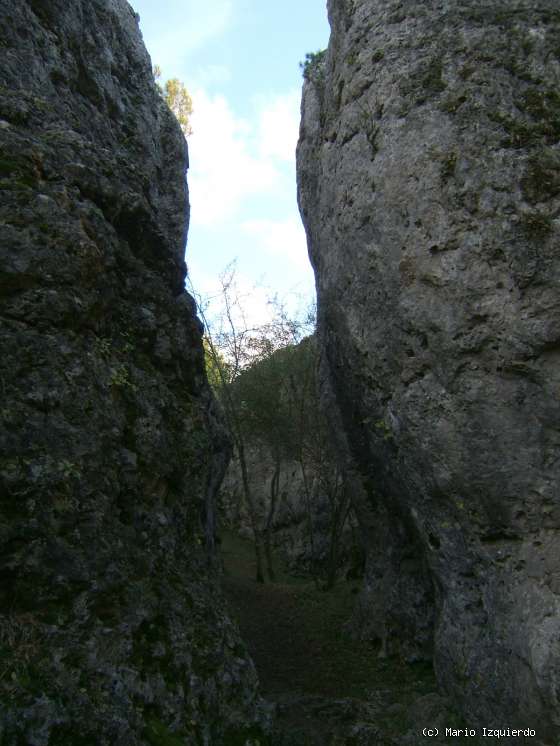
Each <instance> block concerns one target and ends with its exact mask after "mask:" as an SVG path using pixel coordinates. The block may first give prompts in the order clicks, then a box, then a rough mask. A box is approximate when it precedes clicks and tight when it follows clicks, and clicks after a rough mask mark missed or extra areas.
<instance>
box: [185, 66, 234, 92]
mask: <svg viewBox="0 0 560 746" xmlns="http://www.w3.org/2000/svg"><path fill="white" fill-rule="evenodd" d="M230 80H231V70H230V69H229V68H227V67H226V66H225V65H207V66H206V67H201V68H197V69H196V70H195V71H194V72H193V73H192V75H191V76H190V77H189V86H190V87H191V88H205V87H206V86H208V85H212V84H216V83H218V84H221V85H223V84H224V83H229V81H230Z"/></svg>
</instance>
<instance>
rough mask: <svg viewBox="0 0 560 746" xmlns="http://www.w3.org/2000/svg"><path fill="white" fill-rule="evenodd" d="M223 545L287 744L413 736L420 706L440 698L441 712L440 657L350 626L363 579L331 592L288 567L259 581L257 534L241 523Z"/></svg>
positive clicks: (242, 619) (242, 620) (233, 591)
mask: <svg viewBox="0 0 560 746" xmlns="http://www.w3.org/2000/svg"><path fill="white" fill-rule="evenodd" d="M222 555H223V561H224V571H225V572H224V580H223V585H224V590H225V592H226V595H227V598H228V600H229V602H230V605H231V608H232V613H233V615H234V616H236V617H237V621H238V623H239V626H240V628H241V633H242V636H243V637H244V639H245V641H246V643H247V645H248V647H249V650H250V653H251V655H252V657H253V660H254V662H255V665H256V667H257V670H258V673H259V678H260V681H261V686H262V693H263V696H264V697H265V698H266V699H268V700H269V701H272V702H274V703H276V705H277V725H278V729H279V730H280V731H282V733H283V734H284V735H283V736H281V735H279V736H278V741H277V742H278V743H279V744H298V745H299V744H302V745H303V744H305V745H306V746H307V745H309V746H311V745H313V746H315V744H321V746H331V744H332V745H333V746H334V744H341V745H342V744H348V745H350V744H355V745H356V746H362V745H363V746H369V744H372V745H373V744H391V743H397V742H398V741H399V740H400V739H401V738H403V737H404V738H407V741H406V742H408V743H412V742H413V741H411V740H410V739H411V738H413V737H414V731H415V730H416V728H419V723H418V722H414V717H412V719H411V715H413V714H414V712H415V710H418V709H420V710H423V711H424V712H425V711H426V707H427V709H428V711H429V710H430V704H431V703H432V704H434V705H435V710H437V714H436V712H435V711H434V714H433V716H432V717H433V718H436V717H439V716H440V713H439V710H438V705H440V700H441V698H439V697H438V696H437V695H436V694H431V693H433V692H435V690H436V684H435V679H434V676H433V672H432V670H431V668H430V667H427V666H426V665H423V664H416V665H412V666H411V665H406V664H405V663H403V662H402V661H399V660H396V659H383V658H380V657H379V655H378V653H379V648H378V647H376V646H375V645H373V644H371V643H366V642H361V641H356V640H352V639H350V637H349V636H348V635H346V634H345V633H344V623H345V622H346V621H347V620H348V618H349V616H350V613H351V609H352V606H353V604H354V599H355V593H356V591H357V587H358V584H357V583H355V582H354V583H352V582H340V583H339V585H338V586H337V587H336V589H335V590H334V591H332V592H324V591H320V590H317V589H316V588H315V587H314V584H313V583H310V582H305V581H302V580H300V579H296V578H293V577H290V576H287V575H286V574H282V573H279V575H280V577H279V582H277V583H274V584H271V583H269V584H265V585H262V584H258V583H256V582H255V580H254V578H255V565H254V554H253V549H252V544H251V542H248V541H245V540H243V539H241V538H239V537H237V536H235V535H233V534H231V533H224V535H223V536H222ZM278 569H279V568H278ZM418 702H420V703H421V706H420V708H418V704H417V703H418ZM432 709H433V707H432ZM426 716H427V717H430V715H429V714H428V715H424V718H422V717H421V720H422V719H425V717H426ZM440 719H441V718H440ZM426 725H428V726H429V725H430V723H426ZM449 725H452V723H451V722H450V723H449ZM411 729H412V730H411ZM420 731H421V728H420ZM407 734H408V735H407ZM417 735H418V737H419V738H418V742H419V743H420V742H421V740H422V736H421V732H418V734H417ZM415 740H416V739H415ZM470 740H471V743H472V739H470Z"/></svg>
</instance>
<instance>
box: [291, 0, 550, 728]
mask: <svg viewBox="0 0 560 746" xmlns="http://www.w3.org/2000/svg"><path fill="white" fill-rule="evenodd" d="M328 8H329V16H330V22H331V28H332V33H331V40H330V44H329V48H328V51H327V54H326V60H325V62H324V63H321V62H319V63H317V64H315V65H312V66H311V67H310V68H309V69H308V71H307V77H308V81H307V82H306V84H305V86H304V95H303V103H302V123H301V132H300V142H299V146H298V193H299V203H300V210H301V213H302V216H303V219H304V223H305V226H306V231H307V237H308V245H309V251H310V256H311V260H312V263H313V266H314V269H315V273H316V280H317V289H318V304H319V308H318V314H319V331H318V334H319V340H320V348H321V354H322V363H321V369H322V388H323V398H324V402H325V405H326V408H327V410H328V411H329V413H330V416H331V420H332V427H333V431H334V434H335V437H336V438H337V441H338V446H339V452H340V453H341V454H342V457H343V459H344V460H346V462H347V464H348V468H353V469H354V475H355V495H356V505H357V508H358V510H359V512H360V515H361V523H362V527H363V529H364V531H365V532H366V534H367V535H368V536H369V546H370V555H369V558H368V570H367V580H366V585H365V589H364V593H363V598H362V607H361V621H362V623H363V624H365V625H366V626H368V625H369V630H368V632H369V634H372V635H375V636H378V637H379V638H381V639H383V640H384V641H385V642H386V645H387V647H388V649H389V650H391V649H392V650H396V649H400V650H401V652H403V653H404V654H405V655H406V656H408V657H415V656H426V655H429V654H430V651H431V650H432V649H433V656H434V661H435V667H436V671H437V675H438V678H439V681H440V683H441V684H442V686H443V687H444V688H445V690H446V692H448V693H450V694H451V695H452V696H453V697H454V699H455V700H456V701H457V702H458V703H459V704H460V706H461V708H462V710H463V712H464V714H465V715H466V716H467V717H469V718H471V720H470V721H469V722H472V723H477V724H480V723H481V722H482V720H481V719H483V720H484V721H485V722H497V721H498V720H499V721H500V722H502V723H506V722H507V723H509V724H511V727H518V726H517V724H519V727H521V725H522V724H525V726H526V727H528V726H531V727H534V728H536V729H537V734H538V737H539V738H540V739H542V740H543V741H546V740H547V739H548V740H550V739H553V738H554V737H557V736H558V733H559V732H560V714H559V713H560V701H559V696H560V574H559V559H560V534H559V524H560V494H559V486H558V485H559V477H560V460H559V458H558V447H559V445H560V331H559V330H560V290H559V288H560V259H559V253H558V241H559V222H558V214H559V210H560V200H559V195H560V149H559V148H560V145H559V143H560V94H559V89H558V82H559V78H560V47H559V45H558V38H559V31H560V11H559V9H558V5H557V3H556V2H552V0H539V1H538V2H533V1H532V0H531V2H529V0H507V2H506V0H493V1H492V2H490V0H465V2H460V3H453V2H446V3H440V2H435V0H430V1H429V2H424V1H422V2H420V1H419V0H409V2H406V3H403V2H400V1H399V0H329V2H328ZM514 723H515V724H516V725H515V726H514ZM473 727H474V725H473Z"/></svg>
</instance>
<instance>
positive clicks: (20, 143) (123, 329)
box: [0, 0, 261, 746]
mask: <svg viewBox="0 0 560 746" xmlns="http://www.w3.org/2000/svg"><path fill="white" fill-rule="evenodd" d="M0 40H1V41H0V54H1V57H2V64H1V67H0V149H1V150H0V152H1V155H0V236H1V245H0V319H1V350H2V354H1V356H0V390H1V429H0V741H2V743H3V744H6V746H9V745H11V744H16V743H17V744H19V743H26V744H31V745H32V746H46V745H47V744H51V745H54V744H56V745H57V746H61V745H62V744H73V745H74V744H78V743H80V744H84V745H85V744H96V745H98V744H111V745H112V744H116V743H119V744H122V745H123V746H125V745H128V744H130V745H131V746H132V745H133V744H140V743H142V744H143V743H151V744H156V743H160V742H161V743H170V742H171V740H169V739H170V738H171V737H172V734H175V736H176V737H181V738H182V740H181V743H185V744H195V743H196V744H198V743H205V744H209V743H212V744H214V743H215V744H221V743H227V744H230V743H237V742H238V741H237V740H236V739H238V740H239V743H244V742H245V738H244V735H243V734H246V735H248V734H249V733H256V732H257V730H258V728H259V727H260V726H259V725H258V723H259V721H260V718H261V715H260V709H259V708H260V705H259V700H258V698H257V695H256V675H255V671H254V668H253V665H252V663H251V662H250V660H249V659H248V657H247V654H246V651H245V648H244V646H243V644H242V643H241V641H240V639H239V636H238V633H237V630H236V628H235V627H234V626H233V625H232V624H231V622H230V621H229V619H228V616H227V614H226V612H225V609H224V605H223V603H222V600H221V596H220V593H219V589H218V587H217V581H216V574H215V571H214V560H213V541H214V533H213V522H214V517H213V515H214V491H215V489H216V487H217V484H218V483H219V480H220V478H221V475H222V474H223V471H224V469H225V466H226V463H227V459H228V456H229V441H228V438H227V436H226V434H225V431H224V429H223V426H222V424H221V421H220V419H219V418H218V417H217V416H216V414H215V411H214V403H213V399H212V397H211V395H210V393H209V389H208V386H207V383H206V379H205V374H204V364H203V354H202V346H201V331H200V327H199V322H198V321H197V319H196V316H195V308H194V303H193V301H192V299H191V298H190V297H189V296H188V295H187V294H186V293H185V291H184V277H185V267H184V261H183V252H184V245H185V239H186V231H187V223H188V209H187V207H188V204H187V192H186V180H185V170H186V165H187V150H186V144H185V141H184V138H183V136H182V134H181V132H180V129H179V126H178V124H177V123H176V121H175V120H174V118H173V116H172V115H171V114H170V112H169V111H168V109H167V108H166V106H165V105H164V104H163V103H162V101H161V99H160V97H159V96H158V93H157V91H156V88H155V86H154V82H153V77H152V73H151V63H150V59H149V57H148V55H147V53H146V51H145V49H144V46H143V43H142V39H141V36H140V33H139V30H138V21H137V18H136V17H135V15H134V13H133V12H132V10H131V8H130V7H129V6H128V4H127V3H126V2H125V1H124V0H73V1H72V2H67V0H18V2H16V3H14V2H11V0H1V1H0ZM173 742H175V741H173Z"/></svg>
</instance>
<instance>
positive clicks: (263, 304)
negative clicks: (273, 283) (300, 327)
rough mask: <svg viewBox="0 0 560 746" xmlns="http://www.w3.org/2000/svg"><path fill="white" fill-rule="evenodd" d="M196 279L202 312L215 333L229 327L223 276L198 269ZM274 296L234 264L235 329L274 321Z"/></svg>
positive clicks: (233, 305) (253, 326) (233, 308)
mask: <svg viewBox="0 0 560 746" xmlns="http://www.w3.org/2000/svg"><path fill="white" fill-rule="evenodd" d="M191 279H192V278H191ZM193 282H194V283H195V285H196V288H195V290H196V292H195V293H194V295H195V298H196V300H197V303H198V305H199V311H200V315H201V316H202V315H204V317H205V319H206V321H207V322H208V324H209V325H210V327H211V329H212V331H213V333H214V334H217V333H219V330H220V328H221V327H223V328H224V330H225V331H227V330H228V329H227V326H228V323H227V319H226V318H225V305H224V293H223V289H222V284H221V280H220V278H219V277H217V276H216V275H215V274H209V273H208V272H204V271H201V270H197V271H196V277H195V278H194V279H193ZM271 296H272V293H271V291H270V290H269V289H268V288H266V287H264V286H262V285H258V284H257V285H256V284H255V283H254V281H253V280H252V279H251V278H249V277H248V276H247V275H245V274H243V273H242V272H241V271H240V270H239V269H238V268H237V267H235V270H234V282H233V285H232V288H231V290H230V292H229V299H230V302H231V304H232V318H233V321H234V323H235V327H236V330H237V331H240V330H243V329H250V328H255V327H259V326H262V325H263V324H267V323H270V322H272V320H273V318H274V310H273V308H272V306H271V304H270V302H269V301H270V299H271Z"/></svg>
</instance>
